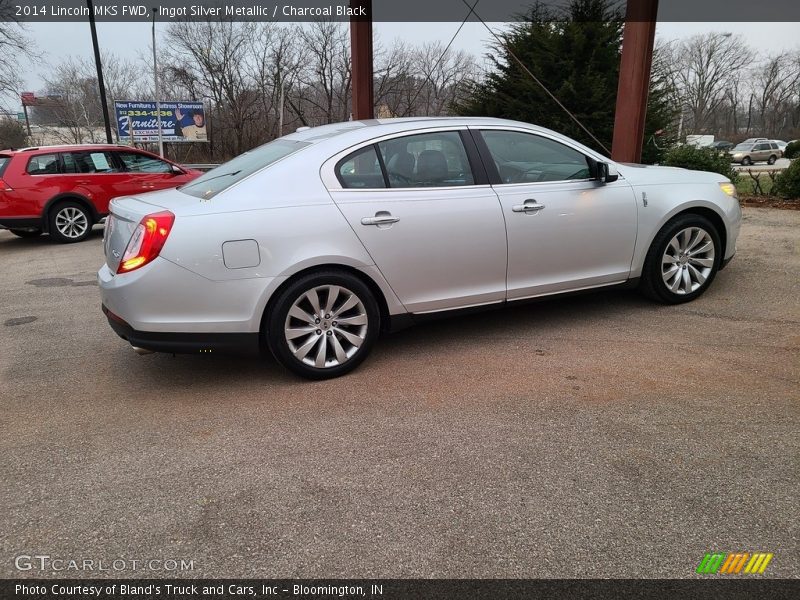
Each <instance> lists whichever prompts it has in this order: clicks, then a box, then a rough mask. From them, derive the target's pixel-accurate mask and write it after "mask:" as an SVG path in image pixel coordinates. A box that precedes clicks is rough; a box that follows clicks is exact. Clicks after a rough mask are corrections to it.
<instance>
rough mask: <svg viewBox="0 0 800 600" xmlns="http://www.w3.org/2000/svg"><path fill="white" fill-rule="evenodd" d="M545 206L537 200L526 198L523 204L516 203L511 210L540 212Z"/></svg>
mask: <svg viewBox="0 0 800 600" xmlns="http://www.w3.org/2000/svg"><path fill="white" fill-rule="evenodd" d="M544 207H545V205H544V204H539V203H538V202H536V200H533V199H530V200H525V202H524V203H522V204H515V205H514V206H512V207H511V210H512V211H514V212H515V213H535V212H539V211H540V210H542V209H543V208H544Z"/></svg>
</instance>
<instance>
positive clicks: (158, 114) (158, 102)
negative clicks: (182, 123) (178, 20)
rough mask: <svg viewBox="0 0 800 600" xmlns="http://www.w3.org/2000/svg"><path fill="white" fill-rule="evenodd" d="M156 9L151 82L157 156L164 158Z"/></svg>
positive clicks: (156, 9) (154, 11) (154, 9)
mask: <svg viewBox="0 0 800 600" xmlns="http://www.w3.org/2000/svg"><path fill="white" fill-rule="evenodd" d="M157 11H158V7H157V6H154V7H153V81H154V82H155V91H156V122H157V123H158V155H159V156H160V157H161V158H164V135H163V134H162V133H161V89H160V87H159V85H158V59H157V58H156V14H157Z"/></svg>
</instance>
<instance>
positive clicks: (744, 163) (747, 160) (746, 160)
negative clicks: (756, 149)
mask: <svg viewBox="0 0 800 600" xmlns="http://www.w3.org/2000/svg"><path fill="white" fill-rule="evenodd" d="M752 164H753V161H752V160H751V159H750V157H749V156H745V157H744V158H743V159H742V166H745V167H749V166H750V165H752Z"/></svg>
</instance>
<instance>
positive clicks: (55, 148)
mask: <svg viewBox="0 0 800 600" xmlns="http://www.w3.org/2000/svg"><path fill="white" fill-rule="evenodd" d="M123 149H125V150H134V151H139V152H146V150H140V149H139V148H134V147H132V146H129V145H127V144H53V145H49V146H28V147H26V148H9V149H7V150H0V152H10V153H13V152H25V153H29V152H30V153H33V152H40V151H41V152H68V151H70V150H123Z"/></svg>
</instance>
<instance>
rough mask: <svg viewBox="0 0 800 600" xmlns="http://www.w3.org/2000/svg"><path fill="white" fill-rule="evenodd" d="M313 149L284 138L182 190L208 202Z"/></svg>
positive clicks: (217, 169) (232, 161) (241, 155)
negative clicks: (295, 154)
mask: <svg viewBox="0 0 800 600" xmlns="http://www.w3.org/2000/svg"><path fill="white" fill-rule="evenodd" d="M310 145H311V144H309V143H308V142H298V141H293V140H286V139H282V138H281V139H277V140H273V141H271V142H270V143H269V144H264V145H263V146H259V147H258V148H254V149H253V150H250V151H249V152H245V153H244V154H240V155H239V156H237V157H236V158H234V159H233V160H230V161H228V162H226V163H225V164H222V165H220V166H218V167H217V168H216V169H212V170H211V171H209V172H208V173H206V174H205V175H202V176H200V177H198V178H197V179H195V180H194V181H192V182H191V183H187V184H186V185H184V186H181V187H179V188H178V189H179V190H180V191H182V192H183V193H184V194H189V195H190V196H195V197H197V198H203V199H204V200H208V199H209V198H213V197H214V196H216V195H217V194H219V193H220V192H221V191H223V190H225V189H227V188H229V187H231V186H232V185H233V184H234V183H237V182H239V181H241V180H242V179H244V178H245V177H248V176H249V175H252V174H253V173H255V172H256V171H260V170H261V169H263V168H264V167H268V166H269V165H271V164H273V163H276V162H278V161H279V160H281V159H282V158H286V157H287V156H289V155H290V154H294V153H295V152H297V151H298V150H302V149H303V148H305V147H306V146H310Z"/></svg>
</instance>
